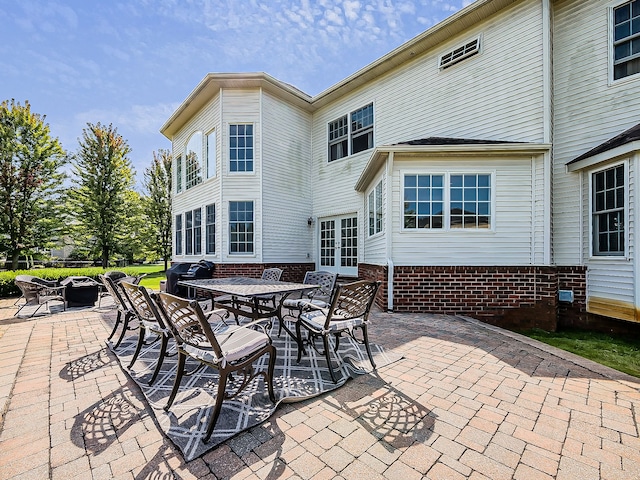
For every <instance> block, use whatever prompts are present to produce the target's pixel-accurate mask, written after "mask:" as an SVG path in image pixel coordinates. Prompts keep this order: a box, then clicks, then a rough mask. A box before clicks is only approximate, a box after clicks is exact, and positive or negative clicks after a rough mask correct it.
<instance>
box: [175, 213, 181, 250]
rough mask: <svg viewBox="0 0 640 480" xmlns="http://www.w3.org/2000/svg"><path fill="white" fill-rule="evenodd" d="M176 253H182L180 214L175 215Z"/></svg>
mask: <svg viewBox="0 0 640 480" xmlns="http://www.w3.org/2000/svg"><path fill="white" fill-rule="evenodd" d="M175 233H176V237H175V238H176V245H175V251H176V255H182V214H181V213H180V214H178V215H176V232H175Z"/></svg>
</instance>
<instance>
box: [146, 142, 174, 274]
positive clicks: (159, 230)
mask: <svg viewBox="0 0 640 480" xmlns="http://www.w3.org/2000/svg"><path fill="white" fill-rule="evenodd" d="M171 165H172V158H171V153H170V152H169V151H168V150H163V149H160V150H158V153H157V154H156V152H153V161H152V163H151V166H150V167H149V168H147V169H146V170H145V172H144V186H145V189H146V191H147V197H146V212H147V215H148V217H149V227H150V228H151V229H152V235H153V239H154V242H153V245H154V248H153V251H154V252H155V253H156V254H157V255H158V256H159V257H160V258H162V260H163V261H164V269H165V270H166V269H167V267H168V265H169V260H170V259H171Z"/></svg>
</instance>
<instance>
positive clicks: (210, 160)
mask: <svg viewBox="0 0 640 480" xmlns="http://www.w3.org/2000/svg"><path fill="white" fill-rule="evenodd" d="M206 155H207V157H206V158H207V178H214V177H215V176H216V168H217V164H218V149H217V134H216V131H215V130H211V131H210V132H209V133H207V154H206Z"/></svg>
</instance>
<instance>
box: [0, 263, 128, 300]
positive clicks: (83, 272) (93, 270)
mask: <svg viewBox="0 0 640 480" xmlns="http://www.w3.org/2000/svg"><path fill="white" fill-rule="evenodd" d="M109 270H113V269H112V268H108V269H105V268H102V267H87V268H39V269H36V270H9V271H4V272H0V297H1V298H5V297H17V296H19V295H20V289H19V288H18V287H17V286H16V283H15V279H16V276H17V275H32V276H34V277H40V278H44V279H46V280H56V281H60V280H63V279H65V278H67V277H89V278H93V279H95V280H98V275H100V274H101V273H105V272H107V271H109ZM118 270H119V271H121V272H124V273H126V274H127V275H132V276H133V275H137V270H136V269H134V268H128V267H123V268H118Z"/></svg>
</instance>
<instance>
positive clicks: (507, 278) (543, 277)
mask: <svg viewBox="0 0 640 480" xmlns="http://www.w3.org/2000/svg"><path fill="white" fill-rule="evenodd" d="M625 15H626V16H625ZM627 17H628V18H627ZM636 28H638V29H640V0H634V1H623V0H618V1H616V0H613V1H611V0H608V1H604V0H582V1H578V0H565V1H560V0H558V1H553V0H477V1H475V2H473V3H472V4H470V5H469V6H467V7H466V8H464V9H462V10H461V11H459V12H457V13H456V14H454V15H452V16H451V17H449V18H448V19H446V20H444V21H443V22H441V23H439V24H437V25H435V26H434V27H432V28H430V29H429V30H427V31H425V32H424V33H423V34H421V35H419V36H417V37H416V38H414V39H412V40H410V41H409V42H407V43H405V44H404V45H402V46H400V47H398V48H397V49H396V50H394V51H392V52H390V53H389V54H387V55H385V56H384V57H382V58H380V59H379V60H377V61H375V62H373V63H372V64H371V65H369V66H367V67H365V68H363V69H361V70H360V71H358V72H356V73H354V74H353V75H351V76H349V77H348V78H346V79H344V80H343V81H341V82H339V83H337V84H336V85H333V86H331V87H330V88H328V89H327V90H325V91H324V92H321V93H320V94H318V95H317V96H315V97H311V96H308V95H306V94H305V93H303V92H301V91H299V90H297V89H295V88H294V87H292V86H290V85H288V84H286V83H283V82H280V81H278V80H276V79H274V78H272V77H270V76H269V75H267V74H263V73H247V74H240V73H238V74H208V75H207V76H206V77H205V78H204V79H203V81H202V82H201V83H200V84H199V85H198V86H197V87H196V89H194V91H193V92H192V93H191V95H190V96H189V97H188V98H187V99H186V100H185V102H184V103H183V104H182V105H181V106H180V107H179V108H178V110H177V111H176V112H175V113H174V114H173V115H172V117H171V118H170V119H169V120H167V122H166V123H165V125H164V126H163V127H162V130H161V131H162V132H163V133H164V134H165V135H166V136H167V138H169V139H170V140H171V141H172V142H173V154H174V158H175V159H176V160H175V164H174V167H175V168H174V180H175V181H176V182H177V183H176V185H177V188H176V191H175V197H174V207H173V208H174V219H175V222H176V223H175V225H174V257H173V260H174V261H176V262H192V261H195V260H198V259H200V258H206V259H208V260H211V261H213V262H215V263H216V264H217V265H219V266H220V267H221V269H222V272H223V274H228V273H229V272H230V271H234V270H230V268H231V267H230V266H233V268H235V269H236V270H237V271H238V272H245V271H246V270H243V267H242V266H243V265H254V266H256V267H260V266H265V265H267V264H270V265H272V264H277V265H281V266H282V268H284V269H285V278H286V276H287V273H288V274H289V279H297V280H300V279H301V275H302V274H303V273H304V271H306V270H310V269H318V270H330V271H335V272H337V273H339V274H340V275H342V276H354V277H355V276H358V277H363V278H374V279H377V280H380V281H381V282H382V284H383V287H382V288H381V290H380V293H379V298H378V305H380V306H381V307H383V308H387V309H393V310H399V311H402V310H410V311H416V310H422V311H434V312H452V313H465V314H470V315H474V316H476V317H478V318H481V319H483V320H486V321H490V322H494V323H501V324H504V325H509V326H516V327H523V328H524V327H531V326H541V327H543V328H550V329H553V328H555V327H556V325H557V324H558V322H560V323H562V322H563V321H564V320H563V318H564V319H565V320H566V319H571V321H572V322H574V321H576V319H578V320H579V321H584V320H585V319H586V318H587V316H588V315H591V314H593V315H596V316H604V317H610V318H617V319H623V320H631V321H640V317H639V316H638V315H637V313H636V312H638V311H640V310H639V307H638V306H639V305H640V284H639V283H640V282H637V281H636V280H635V279H636V277H637V274H638V270H639V269H640V258H638V256H637V255H635V252H636V251H637V250H638V248H637V247H638V245H637V242H638V239H637V237H638V236H637V235H635V233H634V228H635V225H636V224H637V220H636V216H637V215H638V212H640V208H639V205H638V202H640V196H639V195H638V194H637V193H636V192H635V186H636V185H637V184H638V175H640V172H639V170H640V169H639V168H638V167H637V162H638V142H639V140H638V138H637V137H634V136H633V133H634V131H632V132H631V133H632V135H631V136H630V137H629V136H627V137H624V136H623V137H621V138H618V137H617V136H618V135H619V134H621V133H622V132H624V131H626V130H628V129H630V128H631V127H633V126H634V125H637V124H638V123H639V122H640V93H639V92H640V88H639V87H640V74H639V73H638V72H640V58H639V57H640V47H638V46H637V45H640V31H639V32H636V31H635V30H634V29H636ZM634 42H635V43H634ZM636 44H637V45H636ZM625 49H626V50H625ZM198 132H200V133H198ZM212 138H213V139H214V140H212ZM194 139H195V140H194ZM612 139H615V142H614V143H615V145H614V146H613V147H611V148H609V147H610V144H609V143H606V142H607V141H612ZM198 140H199V141H200V142H201V146H200V147H194V145H195V144H196V143H197V141H198ZM210 144H212V145H210ZM249 144H250V147H249V146H248V145H249ZM210 149H211V151H213V152H215V155H213V156H212V155H210V154H209V150H210ZM590 151H591V153H588V152H590ZM194 152H195V153H196V154H200V155H201V157H202V158H201V159H200V165H202V171H201V177H202V179H201V180H199V179H198V178H196V179H195V180H194V167H193V157H194ZM212 165H215V168H214V167H213V166H212ZM207 166H208V168H207ZM196 170H197V169H196ZM210 171H213V174H211V173H209V172H210ZM196 177H197V174H196ZM610 178H614V180H615V179H618V180H615V181H618V182H619V184H615V181H614V186H613V187H607V186H606V185H608V183H607V182H608V181H609V179H610ZM603 182H604V185H605V186H602V185H603ZM606 195H618V197H619V198H620V202H621V203H620V205H618V204H614V207H612V208H613V211H610V210H611V209H610V208H608V204H606V201H604V206H602V205H600V204H598V206H597V207H596V206H595V205H596V201H595V199H596V197H597V198H604V197H606ZM601 203H602V202H601ZM212 205H213V206H215V208H214V209H212V208H211V206H212ZM605 207H607V208H605ZM594 208H595V209H596V210H597V211H594ZM598 209H600V210H598ZM196 211H200V212H201V214H200V218H201V221H200V229H201V231H200V233H199V236H196V234H195V231H196V230H195V228H196V227H195V225H196V223H195V218H196V214H195V212H196ZM614 219H615V221H614ZM212 222H213V223H214V224H215V233H212V231H211V229H210V225H211V224H212ZM594 222H595V224H594ZM598 222H600V223H598ZM606 222H609V223H607V230H606V231H604V230H603V228H604V227H602V225H604V224H605V223H606ZM205 224H206V225H205ZM596 227H597V228H596ZM597 229H599V230H598V231H597V232H596V233H595V234H594V231H596V230H597ZM614 230H615V231H614ZM616 235H617V236H616ZM614 237H615V238H619V239H621V240H620V241H621V242H622V243H623V245H622V247H620V245H617V244H616V245H613V244H612V243H611V244H610V243H607V246H606V248H605V247H604V246H602V247H601V246H598V245H600V244H601V243H602V242H603V241H604V239H605V238H606V239H608V240H607V242H609V241H611V242H613V240H611V239H613V238H614ZM596 239H599V240H596ZM214 240H215V241H214ZM198 241H199V242H200V247H199V248H198V247H196V245H195V244H196V243H197V242H198ZM598 242H599V243H598ZM213 243H215V249H212V248H210V247H211V245H212V244H213ZM594 244H596V245H594ZM594 252H595V253H594ZM225 266H227V267H228V268H226V269H225V268H222V267H225ZM558 312H560V313H559V314H558ZM598 318H601V317H598ZM567 321H568V320H567Z"/></svg>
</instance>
